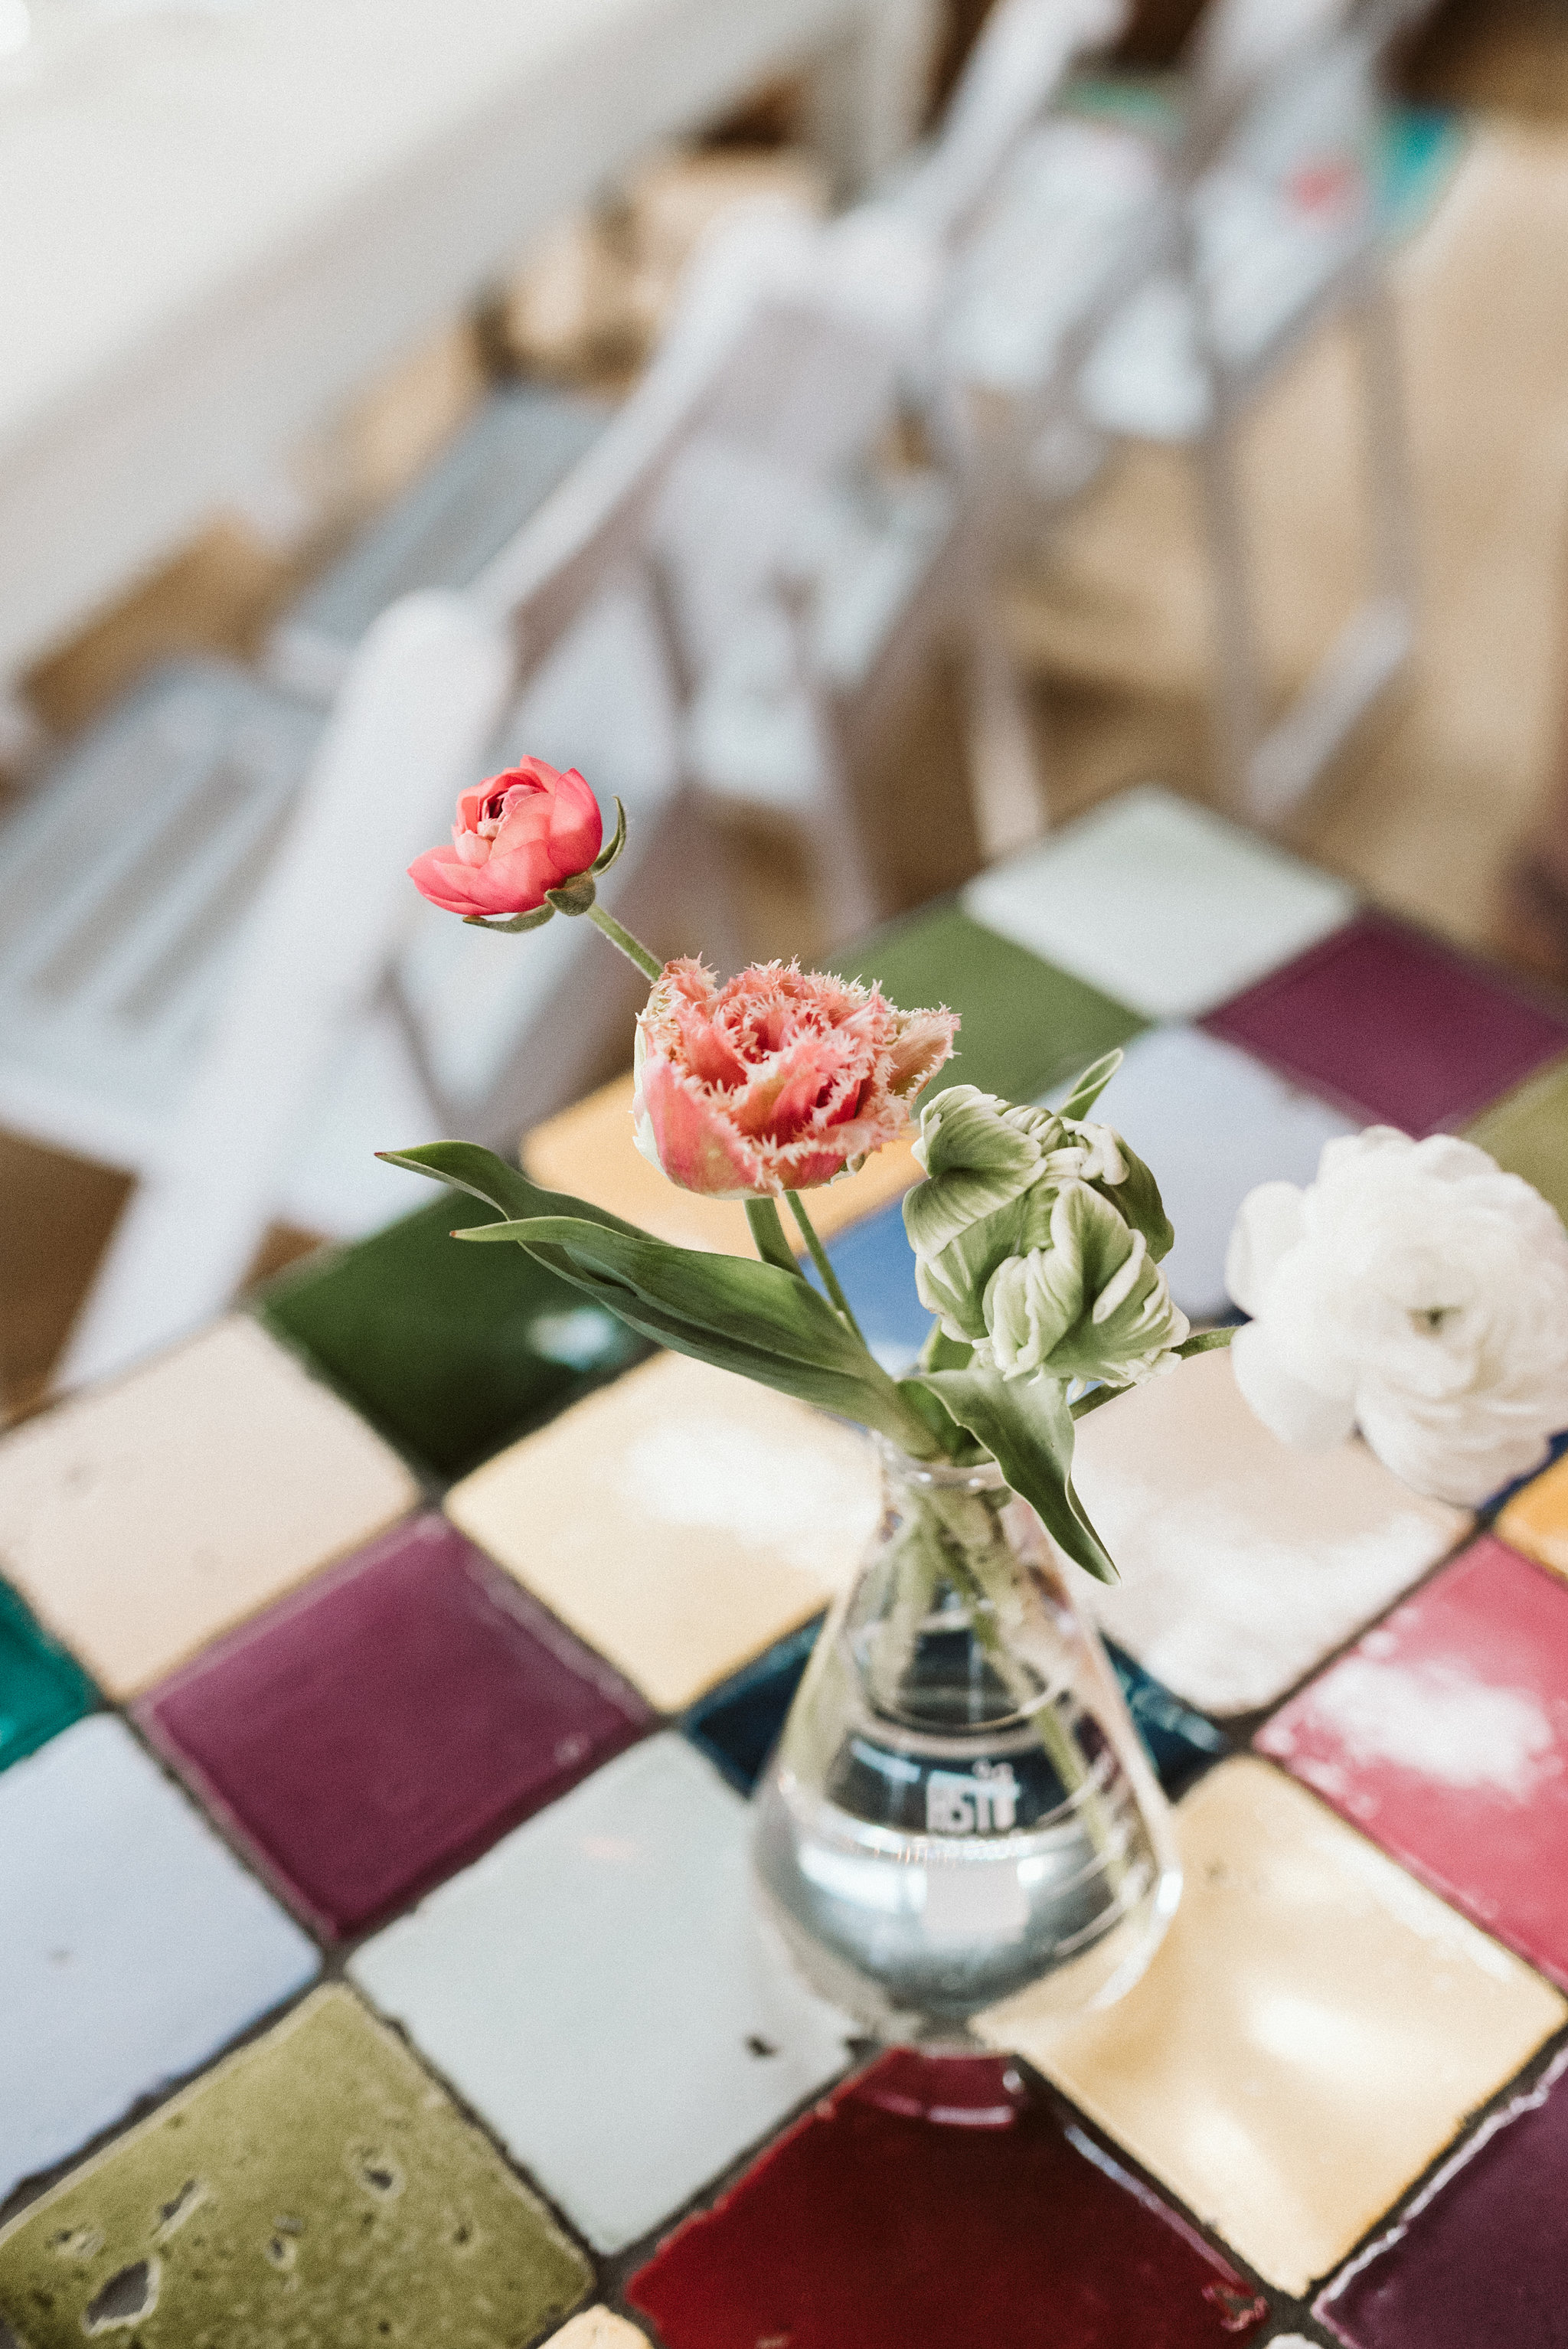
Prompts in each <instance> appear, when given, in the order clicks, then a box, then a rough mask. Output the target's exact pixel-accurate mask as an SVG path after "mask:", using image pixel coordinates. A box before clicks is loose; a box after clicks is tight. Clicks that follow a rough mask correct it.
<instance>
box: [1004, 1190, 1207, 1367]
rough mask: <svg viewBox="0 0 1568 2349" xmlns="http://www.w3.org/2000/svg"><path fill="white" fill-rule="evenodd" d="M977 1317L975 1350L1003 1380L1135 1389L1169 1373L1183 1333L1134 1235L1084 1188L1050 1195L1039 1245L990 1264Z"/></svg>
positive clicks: (1184, 1324)
mask: <svg viewBox="0 0 1568 2349" xmlns="http://www.w3.org/2000/svg"><path fill="white" fill-rule="evenodd" d="M984 1313H985V1329H986V1332H987V1335H986V1338H985V1340H982V1341H981V1343H982V1344H983V1345H984V1347H985V1350H986V1352H987V1353H988V1355H989V1359H990V1360H991V1361H994V1362H995V1366H996V1368H997V1369H998V1370H999V1371H1001V1373H1002V1375H1003V1377H1004V1378H1009V1379H1016V1378H1036V1377H1041V1376H1044V1377H1047V1378H1053V1379H1064V1380H1066V1379H1088V1380H1099V1381H1104V1382H1105V1383H1106V1384H1107V1385H1109V1386H1116V1387H1125V1386H1136V1385H1138V1384H1140V1382H1141V1381H1143V1380H1145V1379H1147V1378H1150V1377H1152V1376H1153V1375H1154V1374H1155V1373H1156V1372H1157V1371H1165V1370H1173V1369H1174V1368H1175V1366H1176V1360H1177V1357H1176V1354H1175V1351H1174V1349H1175V1348H1176V1347H1178V1346H1179V1345H1181V1341H1182V1340H1183V1339H1184V1338H1185V1337H1186V1336H1187V1334H1188V1321H1187V1317H1186V1315H1185V1314H1184V1313H1182V1312H1181V1310H1180V1309H1179V1308H1178V1307H1177V1306H1176V1305H1174V1304H1173V1303H1172V1301H1171V1292H1170V1290H1169V1289H1168V1288H1167V1287H1166V1286H1165V1276H1164V1274H1163V1273H1162V1272H1161V1269H1160V1268H1159V1266H1158V1265H1157V1264H1156V1263H1155V1261H1154V1258H1153V1256H1152V1253H1151V1252H1150V1247H1149V1243H1148V1240H1147V1239H1146V1237H1144V1235H1143V1233H1142V1232H1140V1231H1134V1230H1133V1229H1132V1227H1131V1226H1130V1225H1129V1224H1127V1223H1126V1222H1124V1220H1123V1219H1122V1217H1121V1216H1119V1214H1118V1213H1117V1211H1116V1209H1115V1207H1114V1206H1111V1205H1110V1204H1109V1202H1108V1201H1107V1200H1106V1199H1105V1198H1103V1197H1102V1196H1101V1195H1100V1193H1099V1190H1098V1189H1097V1188H1096V1187H1095V1186H1094V1185H1092V1184H1089V1183H1084V1182H1068V1183H1066V1184H1064V1185H1062V1187H1061V1188H1060V1189H1059V1190H1058V1191H1057V1193H1056V1195H1055V1197H1054V1198H1053V1200H1052V1203H1051V1211H1050V1231H1049V1237H1048V1241H1047V1244H1046V1245H1045V1246H1043V1247H1031V1248H1029V1249H1028V1250H1027V1252H1026V1253H1024V1254H1020V1255H1016V1256H1010V1257H1007V1258H1006V1262H1005V1263H1003V1264H1001V1265H1000V1266H998V1268H996V1270H995V1272H994V1273H993V1275H992V1277H991V1278H990V1280H989V1281H988V1282H987V1284H986V1288H985V1299H984Z"/></svg>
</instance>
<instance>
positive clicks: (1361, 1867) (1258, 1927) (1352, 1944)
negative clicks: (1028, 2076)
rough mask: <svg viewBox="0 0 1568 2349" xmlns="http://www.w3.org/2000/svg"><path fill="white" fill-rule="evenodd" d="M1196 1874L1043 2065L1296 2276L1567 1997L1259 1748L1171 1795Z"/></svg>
mask: <svg viewBox="0 0 1568 2349" xmlns="http://www.w3.org/2000/svg"><path fill="white" fill-rule="evenodd" d="M1177 1820H1178V1824H1179V1827H1180V1831H1181V1849H1182V1857H1183V1862H1184V1866H1185V1870H1186V1890H1185V1892H1184V1894H1183V1897H1182V1902H1181V1909H1179V1911H1178V1913H1177V1916H1176V1920H1175V1922H1174V1924H1173V1925H1172V1926H1171V1931H1170V1933H1169V1934H1168V1936H1167V1937H1166V1940H1165V1942H1164V1944H1163V1945H1162V1947H1161V1951H1160V1952H1159V1954H1158V1956H1157V1957H1156V1958H1155V1960H1154V1962H1153V1964H1152V1965H1151V1966H1150V1970H1149V1971H1148V1973H1147V1974H1146V1975H1145V1976H1144V1978H1143V1980H1142V1981H1141V1982H1140V1983H1139V1984H1138V1985H1137V1987H1136V1988H1135V1989H1134V1990H1132V1991H1131V1992H1130V1993H1129V1994H1128V1996H1127V1997H1126V1998H1125V1999H1124V2000H1123V2001H1122V2002H1121V2003H1120V2004H1119V2006H1116V2007H1113V2008H1112V2009H1110V2011H1109V2013H1105V2014H1103V2015H1094V2016H1090V2017H1088V2018H1086V2019H1084V2020H1081V2021H1079V2022H1078V2023H1073V2024H1070V2025H1068V2026H1067V2027H1065V2028H1058V2029H1057V2030H1056V2031H1054V2032H1053V2031H1052V2029H1051V2028H1050V2027H1049V2026H1048V2025H1047V2024H1045V2023H1033V2022H1031V2020H1030V2015H1029V2004H1028V1999H1027V1996H1026V1995H1025V1996H1024V1997H1022V1998H1019V1999H1016V2000H1014V2001H1012V2002H1009V2003H1008V2004H1007V2005H1005V2006H1001V2007H996V2008H994V2009H993V2010H992V2011H991V2013H989V2014H987V2015H985V2016H984V2017H982V2018H981V2020H980V2023H979V2026H978V2027H979V2029H980V2031H981V2033H982V2035H983V2036H984V2037H985V2038H986V2039H988V2040H989V2041H990V2042H991V2043H992V2044H994V2045H997V2046H1004V2047H1010V2048H1015V2049H1017V2050H1018V2051H1019V2052H1021V2053H1022V2054H1025V2055H1026V2056H1027V2057H1028V2058H1029V2060H1030V2061H1031V2062H1032V2063H1035V2064H1038V2065H1039V2067H1040V2069H1041V2070H1042V2071H1044V2072H1045V2073H1046V2074H1047V2075H1048V2076H1049V2077H1050V2078H1051V2079H1052V2080H1054V2081H1055V2082H1056V2083H1057V2085H1058V2086H1059V2087H1061V2088H1062V2089H1064V2090H1065V2092H1066V2093H1067V2094H1068V2095H1069V2096H1071V2097H1072V2099H1073V2100H1074V2102H1075V2103H1076V2104H1078V2105H1079V2106H1081V2107H1082V2108H1083V2110H1084V2111H1085V2112H1086V2113H1088V2115H1089V2116H1090V2117H1091V2118H1092V2119H1094V2120H1096V2121H1098V2122H1099V2125H1100V2126H1101V2127H1103V2128H1105V2129H1108V2130H1109V2133H1110V2134H1111V2136H1112V2137H1115V2138H1116V2139H1117V2140H1118V2141H1119V2143H1120V2144H1121V2145H1123V2146H1125V2147H1127V2149H1128V2150H1129V2152H1130V2153H1131V2154H1133V2155H1134V2156H1135V2157H1136V2158H1137V2159H1138V2160H1140V2162H1142V2163H1143V2164H1144V2165H1145V2167H1146V2168H1149V2169H1150V2170H1151V2171H1152V2173H1153V2174H1154V2176H1155V2177H1156V2178H1159V2179H1160V2180H1161V2183H1162V2184H1164V2185H1165V2186H1167V2187H1169V2188H1170V2189H1171V2191H1172V2192H1174V2193H1176V2194H1178V2195H1180V2196H1181V2199H1182V2200H1183V2201H1184V2202H1186V2203H1187V2204H1188V2205H1189V2207H1190V2208H1191V2209H1193V2210H1194V2211H1195V2212H1196V2213H1197V2214H1198V2216H1199V2217H1200V2218H1201V2219H1202V2220H1204V2221H1205V2223H1207V2224H1209V2225H1211V2226H1212V2227H1214V2228H1216V2229H1217V2230H1218V2231H1219V2232H1220V2233H1221V2234H1222V2235H1223V2236H1224V2238H1225V2240H1227V2241H1228V2242H1230V2243H1231V2244H1233V2246H1234V2247H1235V2249H1236V2250H1237V2251H1240V2252H1241V2253H1242V2255H1243V2258H1245V2259H1247V2260H1249V2261H1251V2262H1252V2264H1253V2267H1254V2268H1256V2270H1257V2271H1258V2272H1259V2274H1260V2275H1262V2276H1263V2277H1264V2279H1265V2281H1266V2282H1270V2283H1272V2284H1275V2285H1277V2286H1278V2287H1279V2288H1280V2289H1281V2290H1283V2291H1285V2292H1305V2290H1306V2289H1307V2286H1308V2284H1309V2283H1310V2282H1312V2281H1313V2279H1314V2278H1315V2277H1318V2276H1321V2275H1324V2274H1326V2272H1327V2271H1328V2270H1329V2269H1330V2268H1332V2267H1334V2266H1335V2265H1336V2263H1337V2262H1338V2261H1340V2260H1341V2259H1343V2257H1344V2256H1345V2254H1346V2251H1349V2249H1350V2247H1351V2245H1352V2244H1353V2243H1355V2242H1356V2241H1357V2239H1358V2238H1359V2237H1360V2236H1361V2235H1362V2234H1364V2233H1365V2232H1366V2230H1367V2228H1368V2227H1370V2226H1371V2225H1372V2224H1373V2223H1374V2221H1375V2220H1377V2219H1378V2218H1380V2217H1381V2215H1382V2214H1383V2212H1384V2211H1385V2210H1387V2208H1388V2206H1389V2205H1390V2203H1392V2202H1393V2201H1394V2200H1395V2199H1396V2198H1397V2197H1398V2195H1399V2194H1400V2193H1402V2192H1403V2191H1404V2189H1405V2188H1406V2187H1407V2186H1408V2185H1409V2184H1410V2182H1411V2181H1412V2179H1414V2178H1417V2177H1418V2175H1419V2174H1420V2172H1421V2171H1422V2170H1423V2169H1424V2168H1426V2167H1427V2165H1428V2163H1429V2161H1430V2160H1431V2159H1432V2158H1433V2156H1434V2155H1436V2154H1437V2153H1439V2151H1440V2150H1441V2149H1442V2147H1444V2146H1445V2145H1447V2144H1448V2142H1449V2139H1450V2138H1451V2137H1452V2136H1453V2135H1454V2133H1455V2131H1456V2130H1457V2129H1458V2127H1460V2123H1461V2122H1462V2120H1463V2119H1464V2117H1465V2116H1466V2115H1467V2114H1468V2113H1470V2111H1472V2110H1473V2109H1474V2107H1475V2106H1477V2105H1479V2104H1480V2103H1481V2102H1482V2101H1483V2100H1484V2099H1485V2098H1486V2097H1487V2096H1489V2095H1491V2094H1492V2093H1493V2091H1494V2090H1496V2089H1497V2088H1499V2087H1501V2085H1503V2083H1504V2082H1505V2081H1507V2080H1508V2079H1510V2078H1511V2076H1512V2075H1513V2074H1514V2073H1515V2072H1516V2071H1518V2070H1519V2068H1520V2066H1521V2065H1522V2064H1523V2063H1524V2062H1525V2060H1526V2059H1527V2057H1528V2056H1529V2055H1530V2054H1532V2051H1533V2050H1534V2049H1535V2048H1536V2047H1538V2046H1539V2045H1540V2044H1541V2042H1542V2040H1543V2039H1544V2038H1546V2037H1547V2035H1548V2034H1549V2033H1552V2032H1553V2031H1555V2030H1556V2029H1557V2028H1558V2026H1559V2025H1560V2024H1561V2023H1562V2022H1563V2019H1564V2017H1565V2016H1568V2004H1565V2002H1563V1999H1562V1998H1560V1997H1559V1996H1558V1994H1557V1992H1555V1991H1553V1990H1551V1989H1549V1988H1548V1986H1547V1984H1546V1983H1545V1982H1542V1980H1541V1978H1540V1976H1539V1975H1538V1974H1535V1973H1533V1972H1532V1971H1531V1969H1530V1968H1529V1967H1528V1966H1526V1965H1525V1964H1524V1963H1523V1962H1522V1961H1521V1960H1520V1959H1517V1958H1514V1957H1512V1956H1511V1955H1510V1954H1509V1953H1508V1951H1505V1950H1502V1949H1500V1948H1499V1947H1498V1945H1497V1943H1496V1942H1495V1941H1491V1940H1488V1939H1487V1937H1486V1936H1485V1935H1484V1934H1482V1933H1480V1932H1479V1931H1478V1930H1476V1928H1475V1927H1474V1926H1473V1925H1470V1924H1467V1923H1466V1922H1465V1920H1463V1919H1462V1918H1460V1917H1458V1916H1456V1915H1455V1914H1454V1912H1453V1911H1452V1909H1449V1908H1447V1907H1445V1905H1444V1904H1443V1902H1442V1901H1440V1900H1439V1899H1437V1897H1436V1895H1435V1894H1433V1893H1430V1892H1428V1891H1426V1890H1425V1889H1423V1888H1422V1887H1421V1886H1419V1885H1418V1884H1416V1883H1415V1882H1413V1881H1412V1879H1411V1878H1409V1877H1408V1876H1407V1875H1406V1874H1405V1873H1404V1871H1403V1869H1402V1868H1398V1867H1396V1866H1395V1864H1394V1862H1393V1861H1392V1860H1389V1859H1387V1858H1385V1857H1384V1856H1383V1855H1382V1853H1380V1852H1378V1851H1376V1850H1374V1849H1373V1847H1372V1846H1371V1845H1370V1844H1368V1843H1367V1842H1365V1841H1364V1840H1363V1838H1362V1837H1360V1836H1358V1835H1357V1834H1356V1832H1355V1831H1354V1830H1353V1829H1352V1828H1350V1827H1347V1826H1345V1825H1344V1824H1343V1822H1342V1821H1340V1820H1338V1819H1336V1817H1335V1816H1333V1815H1332V1813H1330V1812H1328V1811H1326V1810H1325V1809H1324V1808H1323V1807H1322V1806H1321V1805H1320V1804H1318V1803H1317V1802H1316V1801H1315V1799H1314V1797H1313V1796H1312V1795H1308V1794H1305V1792H1304V1791H1303V1790H1302V1789H1301V1788H1300V1787H1298V1786H1296V1785H1293V1784H1292V1783H1291V1782H1290V1781H1289V1780H1288V1779H1286V1778H1284V1777H1283V1776H1281V1775H1279V1774H1277V1773H1276V1772H1275V1771H1274V1770H1273V1769H1271V1768H1270V1766H1269V1765H1268V1764H1267V1763H1264V1762H1260V1761H1255V1760H1253V1759H1250V1758H1242V1759H1238V1760H1236V1761H1233V1762H1226V1763H1222V1764H1221V1765H1220V1767H1219V1768H1218V1769H1217V1770H1214V1771H1212V1772H1211V1773H1210V1775H1209V1776H1208V1777H1206V1778H1205V1779H1203V1780H1202V1783H1201V1784H1200V1785H1198V1786H1197V1787H1196V1788H1195V1789H1194V1791H1193V1792H1192V1793H1191V1795H1189V1796H1188V1797H1187V1799H1186V1801H1185V1802H1184V1803H1183V1804H1181V1806H1180V1809H1179V1810H1178V1812H1177Z"/></svg>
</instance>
